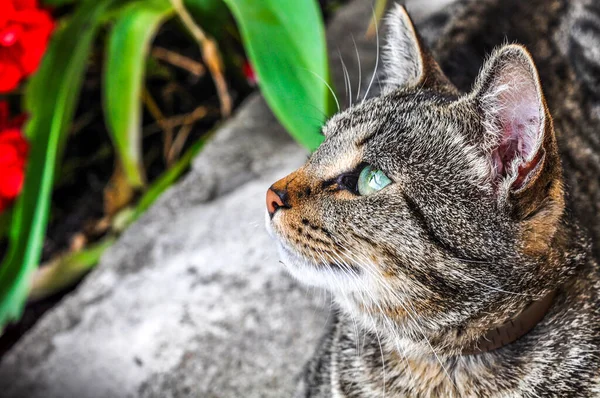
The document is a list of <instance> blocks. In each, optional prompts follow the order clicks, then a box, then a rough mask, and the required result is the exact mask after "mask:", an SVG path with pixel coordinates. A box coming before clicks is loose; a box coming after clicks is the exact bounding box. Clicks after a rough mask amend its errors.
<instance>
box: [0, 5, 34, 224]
mask: <svg viewBox="0 0 600 398" xmlns="http://www.w3.org/2000/svg"><path fill="white" fill-rule="evenodd" d="M0 1H1V0H0ZM24 120H25V118H24V117H23V116H21V117H18V118H16V119H12V120H9V119H8V104H7V103H6V102H0V213H1V212H2V211H4V209H6V208H7V207H8V206H9V205H10V204H11V203H12V202H13V201H14V200H15V198H16V197H17V196H18V195H19V193H20V192H21V189H22V188H23V180H24V178H25V163H26V161H27V154H28V152H29V145H28V144H27V141H25V138H24V137H23V135H22V134H21V125H22V124H23V121H24Z"/></svg>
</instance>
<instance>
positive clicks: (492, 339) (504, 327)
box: [462, 290, 556, 355]
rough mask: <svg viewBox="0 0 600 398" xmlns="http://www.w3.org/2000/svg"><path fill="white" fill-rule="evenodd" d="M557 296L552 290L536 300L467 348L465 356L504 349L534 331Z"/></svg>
mask: <svg viewBox="0 0 600 398" xmlns="http://www.w3.org/2000/svg"><path fill="white" fill-rule="evenodd" d="M554 296H556V290H552V291H550V292H549V293H547V294H546V295H545V296H544V297H542V298H541V299H539V300H534V301H532V302H531V303H530V304H528V305H527V307H525V309H524V310H523V311H521V312H520V313H518V314H516V315H515V316H513V317H510V318H509V319H508V320H507V321H505V322H503V323H502V324H499V325H498V326H494V327H492V328H490V329H489V330H488V331H487V332H486V333H485V334H483V335H482V336H481V337H480V338H479V339H477V340H475V341H474V342H473V343H472V344H471V345H469V346H466V347H465V348H464V349H463V351H462V354H463V355H476V354H481V353H484V352H490V351H494V350H497V349H499V348H502V347H504V346H506V345H508V344H511V343H513V342H515V341H517V340H518V339H519V338H521V337H523V336H524V335H525V334H527V333H528V332H529V331H531V329H533V328H534V327H535V326H536V325H537V324H538V323H539V322H540V321H542V319H544V317H545V316H546V314H547V313H548V310H549V309H550V307H551V306H552V302H553V301H554Z"/></svg>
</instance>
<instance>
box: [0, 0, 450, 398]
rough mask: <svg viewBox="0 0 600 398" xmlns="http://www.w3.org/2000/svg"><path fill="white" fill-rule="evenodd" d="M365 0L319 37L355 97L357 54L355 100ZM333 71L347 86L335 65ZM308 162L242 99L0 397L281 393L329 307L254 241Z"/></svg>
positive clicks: (43, 335)
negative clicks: (277, 198) (280, 192)
mask: <svg viewBox="0 0 600 398" xmlns="http://www.w3.org/2000/svg"><path fill="white" fill-rule="evenodd" d="M415 1H416V0H415ZM440 1H441V3H444V2H447V0H438V2H440ZM370 3H371V2H370V1H364V0H355V1H354V2H353V3H351V4H350V5H349V6H346V7H344V8H343V9H342V10H341V11H340V12H339V13H338V14H337V16H336V17H335V18H334V20H333V21H332V23H331V26H330V27H329V33H328V41H329V46H330V50H331V56H332V58H333V59H336V58H337V57H339V56H338V48H339V54H341V56H342V57H343V59H344V62H345V65H346V66H347V67H348V70H349V72H350V76H351V82H352V85H353V86H354V87H356V85H357V83H358V82H357V80H358V60H357V57H356V52H357V51H358V52H359V54H360V59H361V70H362V73H363V76H362V79H361V80H362V84H361V96H362V95H363V94H364V92H365V90H366V88H367V86H368V83H369V82H370V80H371V76H370V72H372V71H373V68H374V64H375V53H376V46H375V41H374V40H368V39H366V38H365V37H364V32H365V29H366V25H367V24H368V20H369V16H370V15H371V5H370ZM420 7H422V5H421V6H420ZM420 10H422V8H420ZM423 13H424V12H422V11H421V15H424V14H423ZM352 36H353V37H354V41H355V42H356V46H357V47H356V48H355V47H354V42H353V41H352ZM332 72H333V74H334V80H335V83H336V86H337V87H344V77H343V74H342V73H341V72H342V68H341V67H340V66H339V64H336V63H335V62H334V63H333V65H332ZM367 72H369V73H367ZM374 85H375V86H376V85H377V79H374ZM375 90H376V89H375ZM353 92H354V93H355V94H356V89H354V90H353ZM340 99H341V100H343V98H340ZM342 102H344V101H342ZM344 104H347V101H346V102H344ZM344 104H342V105H344ZM305 156H306V152H305V151H304V150H302V149H301V148H300V147H298V146H297V145H296V144H295V143H293V142H292V141H291V140H290V138H289V137H288V136H287V134H286V133H285V131H284V130H283V129H282V127H281V126H280V125H279V124H278V123H277V122H276V120H275V118H274V117H273V116H272V114H271V113H270V112H269V110H268V108H267V107H266V105H265V103H264V101H263V100H262V98H261V97H260V96H258V95H254V96H252V97H251V98H250V99H249V100H248V101H246V103H245V104H243V105H242V106H241V107H240V109H239V111H238V112H237V114H236V116H235V117H234V118H233V119H232V120H231V121H229V122H228V123H226V124H225V125H224V126H223V127H222V128H221V129H220V130H219V131H218V132H217V133H216V135H215V137H214V139H213V140H212V141H211V142H210V143H209V144H208V145H207V147H206V148H205V150H204V151H203V152H202V153H201V154H200V155H199V156H198V158H197V159H195V162H194V165H193V168H192V170H191V172H190V173H189V174H188V175H187V176H186V178H185V179H184V180H183V181H182V182H180V183H179V184H177V185H176V186H175V187H174V188H172V189H171V190H169V191H168V192H167V193H166V194H165V195H163V197H162V198H161V199H160V200H159V201H158V203H156V205H155V206H153V207H152V208H151V209H150V210H149V211H148V212H147V214H146V215H145V216H144V217H143V218H142V219H140V220H139V221H138V222H137V223H135V224H134V225H133V226H131V228H129V229H128V230H127V231H126V232H125V233H124V234H123V235H122V237H121V238H120V239H119V241H118V242H117V243H116V244H115V245H114V246H113V247H112V248H111V249H110V250H109V251H108V252H107V253H106V254H105V256H104V257H103V258H102V261H101V263H100V264H99V265H98V267H97V268H96V269H95V270H94V271H93V272H92V273H91V274H90V275H89V276H88V277H87V278H86V280H85V281H84V282H83V283H82V284H81V285H80V286H79V287H78V289H77V290H76V291H75V292H74V293H72V294H70V295H69V296H68V297H65V299H64V300H63V302H61V303H60V304H59V305H57V306H56V307H55V308H54V309H52V310H51V311H49V312H48V313H47V314H46V315H45V316H44V317H43V318H42V319H41V320H40V321H39V322H38V323H37V324H36V326H35V327H34V328H33V329H32V330H31V331H30V332H29V333H27V335H26V336H24V337H23V339H22V340H21V341H20V342H19V343H18V344H17V345H16V346H15V347H14V348H13V349H12V351H11V352H9V353H8V354H7V355H5V357H4V358H3V359H2V362H0V395H1V396H3V397H121V396H148V397H171V396H173V397H174V396H198V397H285V396H290V395H291V393H292V391H293V389H294V385H295V384H296V381H297V378H298V377H299V374H300V371H301V368H302V366H303V364H304V363H305V361H306V360H307V359H308V358H309V357H310V355H311V354H312V352H313V350H314V348H315V346H316V344H317V342H318V340H319V337H320V335H321V333H322V332H323V330H324V328H325V325H326V322H327V317H328V314H329V311H330V310H329V308H330V306H329V304H330V298H329V296H328V295H326V294H325V293H324V292H315V291H314V290H311V291H307V290H305V289H304V288H302V287H299V286H298V285H297V284H296V282H294V281H293V280H292V279H291V278H290V277H289V276H287V275H286V274H285V273H284V271H283V267H282V266H281V265H280V264H279V263H278V259H277V255H276V252H275V250H274V247H273V245H272V244H271V243H270V241H269V238H268V237H267V235H266V233H265V231H264V227H263V224H264V195H265V191H266V189H267V187H268V186H269V185H270V184H271V183H272V182H274V181H275V180H276V179H278V178H280V177H282V176H284V175H285V174H287V173H289V172H290V171H292V170H293V169H294V168H296V167H298V166H299V165H300V164H302V162H303V161H304V159H305Z"/></svg>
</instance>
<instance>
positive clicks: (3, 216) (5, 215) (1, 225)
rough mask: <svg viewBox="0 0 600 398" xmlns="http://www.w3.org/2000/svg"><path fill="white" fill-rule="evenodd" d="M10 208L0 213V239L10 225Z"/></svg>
mask: <svg viewBox="0 0 600 398" xmlns="http://www.w3.org/2000/svg"><path fill="white" fill-rule="evenodd" d="M11 215H12V212H11V209H7V210H4V212H2V213H0V240H1V239H2V238H4V237H5V236H6V234H7V233H8V230H9V227H10V218H11Z"/></svg>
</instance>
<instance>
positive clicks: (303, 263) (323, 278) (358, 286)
mask: <svg viewBox="0 0 600 398" xmlns="http://www.w3.org/2000/svg"><path fill="white" fill-rule="evenodd" d="M265 215H266V218H265V224H266V229H267V232H268V234H269V236H270V237H271V238H273V239H274V240H275V241H276V243H277V250H278V252H279V257H280V258H281V262H282V263H283V265H284V266H285V268H286V270H287V271H288V272H289V273H290V274H291V275H292V276H293V277H294V278H295V279H296V280H298V281H300V282H301V283H303V284H305V285H308V286H315V287H319V288H324V289H327V290H329V291H332V292H341V293H351V292H368V291H370V290H371V289H370V288H369V286H368V281H367V280H366V278H365V276H364V275H361V274H357V275H356V274H355V275H353V274H350V273H349V272H345V271H343V270H341V269H338V268H334V267H332V266H330V265H324V264H321V263H316V262H314V261H312V260H309V259H307V258H305V257H304V256H302V255H301V254H299V253H297V252H296V251H295V250H294V249H293V248H291V247H289V246H288V245H286V244H285V242H282V240H281V238H280V237H279V236H278V235H277V232H276V231H275V230H274V229H273V226H272V225H271V219H270V217H269V215H268V213H265Z"/></svg>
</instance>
